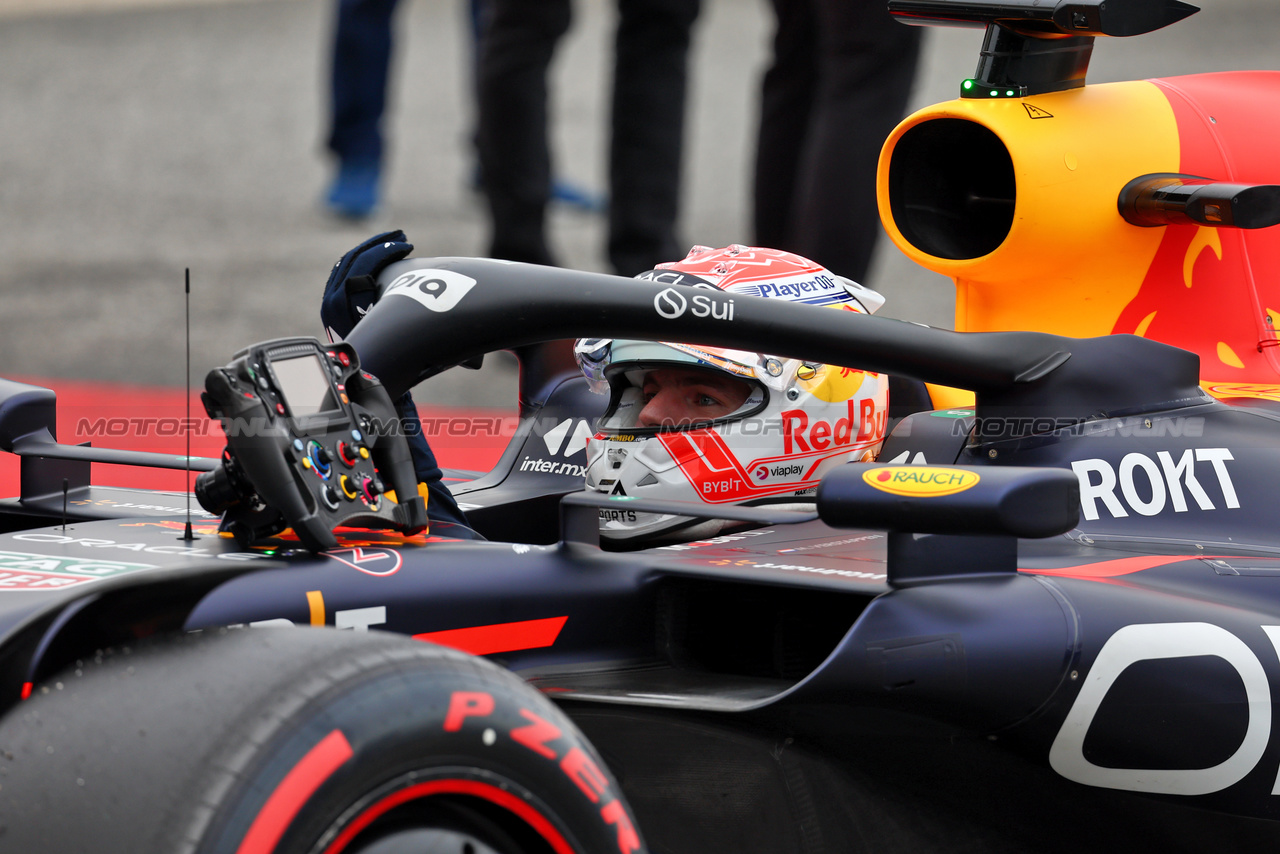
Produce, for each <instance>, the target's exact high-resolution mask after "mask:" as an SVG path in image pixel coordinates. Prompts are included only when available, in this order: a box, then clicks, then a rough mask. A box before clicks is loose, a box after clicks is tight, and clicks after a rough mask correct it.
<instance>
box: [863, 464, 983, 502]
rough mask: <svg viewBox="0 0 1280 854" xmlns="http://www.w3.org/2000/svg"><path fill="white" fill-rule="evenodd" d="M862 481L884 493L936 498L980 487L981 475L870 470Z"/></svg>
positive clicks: (937, 470) (929, 468)
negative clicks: (978, 485)
mask: <svg viewBox="0 0 1280 854" xmlns="http://www.w3.org/2000/svg"><path fill="white" fill-rule="evenodd" d="M862 479H863V480H865V481H866V482H867V483H868V484H870V485H871V486H874V487H875V488H876V489H878V490H880V491H881V492H891V493H893V494H894V495H916V496H920V497H922V498H932V497H934V496H938V495H955V494H956V493H957V492H964V491H965V490H966V489H968V488H969V487H971V486H975V485H976V484H977V483H978V479H979V478H978V473H977V472H972V471H964V470H962V469H944V468H934V467H932V466H892V467H887V468H886V467H883V466H882V467H879V468H873V469H869V470H867V471H864V472H863V473H862Z"/></svg>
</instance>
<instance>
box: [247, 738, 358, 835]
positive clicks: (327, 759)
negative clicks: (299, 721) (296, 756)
mask: <svg viewBox="0 0 1280 854" xmlns="http://www.w3.org/2000/svg"><path fill="white" fill-rule="evenodd" d="M354 753H355V751H353V750H352V749H351V744H350V743H349V742H348V741H347V737H346V736H345V735H343V734H342V730H337V729H335V730H334V731H333V732H331V733H329V734H328V735H326V736H325V737H324V738H322V739H320V741H319V743H317V744H316V746H315V747H313V748H311V749H310V750H308V751H307V755H306V756H304V757H302V759H300V760H299V761H298V764H297V765H294V766H293V768H292V770H290V771H289V773H288V774H285V775H284V779H283V780H281V781H280V785H278V786H276V790H275V791H274V792H272V793H271V797H269V798H267V802H266V803H265V804H263V805H262V809H261V810H259V812H258V817H257V818H255V819H254V820H253V824H251V825H250V826H249V832H248V833H246V834H245V836H244V839H243V840H242V841H241V842H240V847H239V848H237V849H236V854H271V852H272V851H274V850H275V847H276V843H277V842H279V841H280V837H281V836H283V835H284V831H285V828H287V827H288V826H289V822H291V821H293V819H294V816H296V815H297V814H298V811H299V810H301V809H302V806H303V804H305V803H306V802H307V799H308V798H310V797H311V796H312V795H313V794H315V791H316V789H318V788H320V784H321V783H323V782H324V781H325V780H327V779H329V777H330V776H332V774H333V772H334V771H337V770H338V768H339V767H340V766H341V765H342V763H344V762H346V761H347V760H348V759H350V758H351V757H352V756H353V755H354Z"/></svg>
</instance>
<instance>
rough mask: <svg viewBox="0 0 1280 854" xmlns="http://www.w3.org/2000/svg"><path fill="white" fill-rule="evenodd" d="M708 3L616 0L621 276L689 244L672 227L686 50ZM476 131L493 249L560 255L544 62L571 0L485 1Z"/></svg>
mask: <svg viewBox="0 0 1280 854" xmlns="http://www.w3.org/2000/svg"><path fill="white" fill-rule="evenodd" d="M699 2H700V0H618V28H617V32H616V35H615V40H614V77H613V92H612V108H611V113H612V115H611V125H610V130H611V134H610V142H609V233H608V246H607V254H608V258H609V262H610V264H611V265H612V267H613V270H614V272H616V273H618V274H620V275H624V276H634V275H635V274H636V273H639V272H642V271H644V270H650V269H652V268H653V267H654V266H655V265H656V264H658V263H659V262H662V261H666V260H668V259H670V258H678V257H680V256H681V255H682V254H683V253H682V252H681V251H680V244H679V242H678V241H677V239H676V236H675V225H676V218H677V214H678V207H679V187H680V166H681V157H682V149H683V141H684V115H685V89H686V78H687V75H688V52H689V44H690V40H691V33H692V28H693V24H694V21H695V20H696V19H697V16H698V11H699ZM486 3H487V4H488V5H489V7H490V12H491V14H490V16H489V20H488V22H487V24H486V27H485V35H484V38H483V40H482V43H481V51H480V67H479V84H478V101H479V125H478V128H477V134H476V143H477V148H478V151H479V154H480V167H481V172H482V174H483V177H484V192H485V195H486V196H487V198H488V202H489V210H490V214H491V216H492V228H493V230H492V237H491V240H490V245H489V254H490V255H491V256H492V257H494V258H502V259H506V260H509V261H526V262H531V263H535V264H555V262H556V259H555V255H554V253H553V252H552V251H551V248H550V246H549V244H548V242H547V235H546V209H547V202H548V200H549V199H550V198H551V195H552V182H551V174H552V172H551V152H550V146H549V143H548V139H547V116H548V112H549V111H548V103H547V102H548V87H547V71H548V67H549V66H550V64H551V60H552V58H553V56H554V53H555V49H556V46H557V44H558V43H559V41H560V39H561V38H562V37H563V36H564V34H565V33H566V32H567V31H568V29H569V23H570V19H571V17H572V10H571V3H570V0H486Z"/></svg>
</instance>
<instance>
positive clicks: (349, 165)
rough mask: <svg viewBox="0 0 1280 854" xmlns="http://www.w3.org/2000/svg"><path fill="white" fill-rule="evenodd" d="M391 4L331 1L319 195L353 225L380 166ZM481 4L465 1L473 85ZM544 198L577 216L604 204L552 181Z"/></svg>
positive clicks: (484, 1) (376, 183) (370, 203)
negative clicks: (326, 178)
mask: <svg viewBox="0 0 1280 854" xmlns="http://www.w3.org/2000/svg"><path fill="white" fill-rule="evenodd" d="M396 6H397V0H338V2H337V6H336V10H335V11H336V14H335V20H334V29H333V51H332V55H331V64H330V73H329V92H328V95H329V107H330V109H329V130H328V133H327V135H326V139H325V146H326V148H328V150H329V151H330V152H331V153H332V154H333V155H334V159H335V160H336V169H335V171H334V176H333V179H332V181H331V182H330V184H329V187H328V189H327V190H326V192H325V199H324V203H325V206H326V207H327V208H328V209H329V211H330V212H332V213H334V214H336V215H338V216H340V217H344V218H346V219H355V220H361V219H366V218H368V217H370V216H372V215H373V214H374V212H375V211H376V210H377V207H378V202H379V200H380V198H381V185H382V176H383V170H384V166H385V162H386V158H385V149H386V144H385V139H384V134H383V127H382V122H383V116H384V115H385V113H386V106H387V90H388V88H389V79H388V78H389V73H390V66H391V54H392V49H393V46H394V39H393V34H392V25H393V22H392V18H393V17H394V15H395V11H396ZM487 6H488V0H468V3H467V14H468V23H469V27H470V33H471V47H472V57H471V66H472V69H473V73H472V78H473V81H474V76H475V72H474V70H475V68H476V65H477V55H478V51H479V44H480V39H481V37H482V34H483V30H484V22H485V18H486V11H487ZM470 181H471V183H472V185H473V186H474V187H475V188H476V189H477V190H478V189H479V188H480V186H481V185H482V184H483V178H482V176H481V173H480V169H479V167H478V165H477V166H476V167H475V168H474V169H473V172H472V175H471V178H470ZM552 197H553V198H554V199H555V200H556V201H559V202H563V203H565V204H568V205H571V206H574V207H577V208H580V209H582V210H585V211H590V212H598V211H600V210H601V209H602V208H603V206H604V203H603V201H602V200H601V199H600V198H599V196H598V195H593V194H592V193H589V192H587V191H585V190H583V189H581V188H579V187H576V186H574V185H572V184H569V183H567V182H564V181H557V182H556V183H555V185H554V187H553V189H552Z"/></svg>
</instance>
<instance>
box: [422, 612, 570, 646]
mask: <svg viewBox="0 0 1280 854" xmlns="http://www.w3.org/2000/svg"><path fill="white" fill-rule="evenodd" d="M568 619H569V618H568V617H567V616H565V617H548V618H547V619H545V620H522V621H520V622H518V623H495V624H494V625H492V626H472V627H470V628H466V629H449V630H447V631H443V632H426V633H425V634H420V635H414V636H413V639H414V640H420V641H430V642H431V643H438V644H440V645H441V646H448V647H452V648H453V649H459V650H462V651H463V652H469V653H471V654H472V655H491V654H493V653H495V652H515V651H516V650H520V649H540V648H542V647H547V646H551V645H552V644H554V643H555V642H556V638H558V637H559V636H560V630H561V629H563V628H564V624H565V622H566V621H568Z"/></svg>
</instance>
